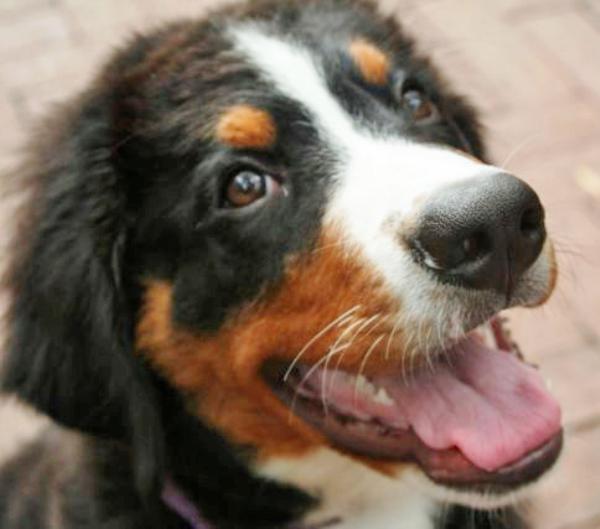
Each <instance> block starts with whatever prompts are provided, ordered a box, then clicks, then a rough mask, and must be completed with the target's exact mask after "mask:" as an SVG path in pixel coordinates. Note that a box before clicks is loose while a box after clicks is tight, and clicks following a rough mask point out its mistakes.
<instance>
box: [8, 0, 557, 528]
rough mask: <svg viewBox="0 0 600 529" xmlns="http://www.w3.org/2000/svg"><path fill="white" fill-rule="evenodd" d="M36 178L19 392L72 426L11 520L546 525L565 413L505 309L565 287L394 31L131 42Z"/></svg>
mask: <svg viewBox="0 0 600 529" xmlns="http://www.w3.org/2000/svg"><path fill="white" fill-rule="evenodd" d="M23 174H24V176H23V177H22V179H21V180H19V182H20V184H19V185H21V186H22V187H24V188H26V189H27V197H28V198H27V200H26V202H25V204H24V206H23V207H22V215H21V217H20V219H21V220H20V222H19V227H18V229H17V231H16V238H15V244H14V247H13V251H12V253H11V263H10V267H9V271H8V275H7V287H8V292H9V295H10V300H11V302H10V311H9V315H8V319H7V326H8V343H7V350H6V357H5V362H4V367H3V388H4V390H5V391H6V392H7V393H9V394H13V395H16V396H17V397H18V398H20V399H21V400H23V401H24V402H26V403H29V404H30V405H32V406H33V407H35V408H36V409H38V410H40V411H41V412H43V413H44V414H46V415H47V416H49V417H51V418H52V419H53V420H54V422H55V423H56V426H51V427H49V429H48V430H47V431H45V433H44V434H42V435H41V436H40V437H38V438H36V439H35V440H34V441H33V442H32V444H30V445H28V446H26V447H23V448H22V450H21V452H20V453H19V454H18V455H17V456H15V457H14V458H13V459H12V460H10V461H9V462H7V463H6V464H5V465H4V467H3V470H2V473H1V476H0V519H1V523H0V525H1V526H2V527H3V528H4V529H11V528H19V529H30V528H31V529H33V528H36V529H37V528H40V527H45V528H59V527H60V528H63V529H81V528H109V527H110V528H111V529H133V528H142V527H143V528H148V527H157V528H159V527H160V528H162V529H165V528H188V529H189V528H192V529H202V528H204V529H207V528H211V529H233V528H238V529H257V528H264V529H273V528H278V529H292V528H295V529H316V528H321V527H331V528H332V529H358V528H361V529H364V528H367V527H368V528H369V529H453V528H459V527H466V526H469V527H477V528H479V529H483V528H488V529H493V528H495V529H498V528H502V527H504V528H519V527H525V522H524V521H523V520H522V519H520V517H519V516H518V514H517V512H516V509H514V508H513V507H512V505H513V503H514V501H515V499H518V498H520V497H521V496H522V495H523V494H524V493H525V492H526V491H527V490H529V488H530V487H531V486H532V485H533V484H534V483H535V482H536V481H537V480H538V479H539V478H540V477H541V476H543V475H544V474H545V473H546V471H547V470H548V469H549V468H550V467H551V466H552V465H553V464H554V462H555V460H556V459H557V457H558V455H559V453H560V449H561V443H562V428H561V418H560V408H559V406H558V404H557V403H556V401H555V400H554V399H553V397H551V396H550V394H549V393H548V391H547V390H546V388H545V385H544V382H543V379H542V378H541V376H540V374H539V372H538V370H537V369H536V368H534V367H533V366H531V365H530V364H528V363H527V362H526V360H525V359H524V358H523V357H522V356H521V354H520V352H519V351H518V349H517V347H516V345H514V344H512V343H511V339H510V337H509V333H508V331H507V330H505V328H504V322H503V319H502V317H501V316H499V312H500V311H502V310H504V309H506V308H510V307H514V306H528V307H535V306H538V305H541V304H542V303H544V302H545V301H546V299H547V298H548V297H549V296H550V294H551V292H552V290H553V288H554V284H555V281H556V276H557V267H556V263H555V258H554V253H553V248H552V242H551V240H550V238H549V237H548V236H547V234H546V229H545V225H544V209H543V207H542V204H541V203H540V200H539V198H538V196H537V195H536V193H535V192H534V191H533V190H532V189H531V188H530V187H529V186H528V185H527V184H526V183H524V182H523V181H521V180H519V179H518V178H517V177H515V176H513V175H510V174H508V173H506V172H504V171H503V170H502V169H500V168H497V167H494V166H493V165H490V163H489V161H488V160H487V156H486V153H485V148H484V143H483V140H482V135H481V132H480V127H479V125H478V121H477V117H476V114H475V111H474V110H473V109H472V107H471V106H470V105H469V103H468V102H467V101H465V99H464V98H462V97H460V96H459V95H457V94H455V93H454V92H453V91H452V90H451V89H450V88H449V87H448V86H447V84H446V83H445V82H444V81H443V79H442V78H441V77H440V76H439V75H438V74H437V73H436V71H435V69H434V68H433V66H432V65H431V64H430V63H429V62H428V61H427V60H426V59H424V58H422V57H420V56H419V55H418V54H417V53H416V52H415V51H414V48H413V44H412V43H411V41H410V40H409V39H408V38H407V37H406V36H405V34H404V33H403V31H402V30H401V27H400V26H399V23H398V22H397V21H396V20H395V19H393V18H388V17H386V16H384V15H381V14H379V12H378V11H377V8H376V6H374V5H372V4H371V3H369V2H367V1H364V0H258V1H253V2H252V1H251V2H249V3H245V4H239V5H235V6H229V7H226V8H223V9H221V10H216V11H214V12H213V13H211V14H210V16H206V17H204V18H202V19H200V20H191V21H182V22H177V23H173V24H171V25H167V26H165V27H162V28H159V29H157V30H155V31H153V32H150V33H147V34H143V35H139V36H136V37H135V38H133V40H131V42H129V43H128V44H127V45H126V46H125V47H123V48H122V49H121V50H118V51H117V52H116V53H115V55H114V56H113V57H112V59H111V60H110V61H108V63H107V65H106V66H105V67H104V69H103V70H102V71H101V72H100V74H99V75H98V76H97V78H96V79H95V80H94V82H93V83H92V84H91V85H90V86H89V88H88V89H87V90H86V91H85V92H83V93H82V94H81V95H80V96H79V97H77V98H76V99H75V100H73V101H72V102H71V103H70V104H68V105H67V106H65V107H64V108H61V109H60V111H59V112H57V113H56V114H55V115H54V117H53V119H51V120H50V121H48V122H46V124H45V126H43V127H42V128H41V129H40V131H39V133H38V135H37V136H36V140H35V141H34V145H33V147H32V154H31V157H30V159H29V161H28V164H27V166H26V170H25V171H24V173H23ZM498 513H500V515H499V514H498Z"/></svg>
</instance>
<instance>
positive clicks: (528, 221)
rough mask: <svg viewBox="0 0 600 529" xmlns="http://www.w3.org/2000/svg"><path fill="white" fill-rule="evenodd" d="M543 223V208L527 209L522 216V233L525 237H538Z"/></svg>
mask: <svg viewBox="0 0 600 529" xmlns="http://www.w3.org/2000/svg"><path fill="white" fill-rule="evenodd" d="M543 222H544V219H543V213H542V209H541V208H539V207H530V208H527V209H526V210H525V211H524V212H523V215H522V216H521V224H520V228H521V233H523V234H524V235H536V234H538V233H539V232H540V229H541V228H542V225H543Z"/></svg>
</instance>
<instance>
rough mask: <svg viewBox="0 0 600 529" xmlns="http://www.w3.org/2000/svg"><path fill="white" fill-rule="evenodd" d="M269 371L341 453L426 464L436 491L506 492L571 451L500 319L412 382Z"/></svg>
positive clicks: (406, 377) (308, 370) (538, 381)
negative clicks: (437, 486) (564, 448)
mask: <svg viewBox="0 0 600 529" xmlns="http://www.w3.org/2000/svg"><path fill="white" fill-rule="evenodd" d="M286 368H287V365H283V363H281V364H270V365H269V367H268V369H265V376H266V380H267V382H268V383H269V385H270V387H271V388H272V390H273V391H274V393H275V394H276V395H277V396H278V398H279V399H280V400H281V401H283V403H284V404H286V405H287V406H288V407H289V408H290V410H291V411H292V412H293V413H294V414H296V415H297V416H299V417H300V418H302V419H303V420H304V421H305V422H307V423H308V424H310V425H311V426H312V427H313V428H315V429H317V430H318V431H320V432H321V433H322V434H323V435H325V437H326V438H327V439H328V440H329V441H330V442H331V443H332V444H333V445H334V446H336V447H338V448H341V449H343V450H346V451H349V452H351V453H354V454H357V455H361V456H366V457H369V458H373V459H376V460H379V461H410V462H414V463H416V464H418V465H419V466H420V467H421V469H422V470H423V471H424V472H425V473H426V474H427V476H428V477H429V478H430V479H431V480H433V481H434V482H437V483H440V484H444V485H448V486H452V487H458V488H467V489H473V488H474V489H478V488H482V487H483V488H485V490H486V491H497V492H502V491H504V490H508V489H512V488H514V487H516V486H520V485H524V484H526V483H529V482H531V481H533V480H535V479H536V478H538V477H539V476H541V475H542V474H543V473H544V472H545V471H546V470H547V469H548V468H550V467H551V466H552V464H553V463H554V462H555V461H556V459H557V458H558V455H559V453H560V449H561V446H562V428H561V417H560V415H561V413H560V408H559V406H558V404H557V402H556V401H555V399H554V398H553V397H552V396H551V395H550V393H549V392H548V390H547V389H546V386H545V383H544V381H543V379H542V378H541V376H540V374H539V373H538V371H537V369H536V368H535V367H533V366H532V365H530V364H528V363H526V362H525V361H524V360H523V359H522V357H521V356H520V354H519V353H518V351H517V350H516V347H515V346H513V345H512V344H511V342H510V340H509V339H508V338H507V335H506V333H505V331H504V329H503V325H502V323H501V320H500V319H499V318H498V317H495V318H493V319H492V320H490V321H489V322H487V323H485V324H484V325H482V326H480V327H478V328H477V329H475V330H473V331H471V332H470V333H468V334H467V335H466V336H465V337H464V338H462V339H461V340H459V341H458V342H456V343H454V344H453V345H452V346H451V347H449V348H448V349H446V350H445V351H443V354H440V355H438V356H437V357H436V359H434V361H433V363H432V364H428V365H423V366H421V367H419V368H418V369H415V370H413V371H411V372H409V373H407V372H406V371H405V370H403V369H400V368H397V370H396V372H388V373H386V374H384V375H376V376H365V375H356V374H351V373H349V372H347V371H343V370H341V369H338V368H330V369H324V368H319V367H316V368H315V367H311V366H308V365H301V364H298V365H296V366H295V367H294V368H293V369H292V370H291V371H289V372H287V371H286Z"/></svg>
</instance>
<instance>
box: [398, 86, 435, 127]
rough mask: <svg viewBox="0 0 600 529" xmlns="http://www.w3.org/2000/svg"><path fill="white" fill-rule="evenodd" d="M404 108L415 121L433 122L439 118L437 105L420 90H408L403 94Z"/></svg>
mask: <svg viewBox="0 0 600 529" xmlns="http://www.w3.org/2000/svg"><path fill="white" fill-rule="evenodd" d="M402 106H403V108H404V109H405V110H406V111H407V112H408V113H409V114H410V115H411V117H412V119H414V120H415V121H425V120H433V119H435V118H436V117H437V109H436V107H435V105H434V104H433V103H432V101H431V99H429V97H428V96H427V95H426V94H425V93H424V92H421V91H420V90H415V89H409V90H406V91H405V92H404V93H403V94H402Z"/></svg>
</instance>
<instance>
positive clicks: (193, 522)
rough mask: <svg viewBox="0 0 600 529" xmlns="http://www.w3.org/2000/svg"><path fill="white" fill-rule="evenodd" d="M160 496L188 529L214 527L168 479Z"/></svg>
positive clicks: (318, 528)
mask: <svg viewBox="0 0 600 529" xmlns="http://www.w3.org/2000/svg"><path fill="white" fill-rule="evenodd" d="M161 498H162V501H163V502H164V503H165V505H166V506H167V507H168V508H169V509H171V510H172V511H173V512H174V513H175V514H177V515H178V516H179V517H180V518H182V519H183V520H185V521H186V522H187V523H188V525H189V526H190V529H214V528H213V527H212V526H211V525H210V524H209V523H208V522H207V521H206V520H205V519H204V517H203V516H202V513H201V512H200V511H199V510H198V508H197V507H196V506H195V505H194V504H193V503H192V501H191V500H190V499H189V498H188V497H187V496H186V495H185V493H184V492H183V491H182V490H181V489H180V488H179V487H178V486H177V485H176V484H175V483H173V481H171V480H170V479H168V480H167V481H166V483H165V486H164V488H163V491H162V494H161ZM339 521H340V520H339V519H335V520H329V521H328V522H325V523H322V524H318V525H312V526H305V525H291V526H289V527H288V528H287V529H325V528H327V527H331V526H332V525H335V524H337V523H339Z"/></svg>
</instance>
